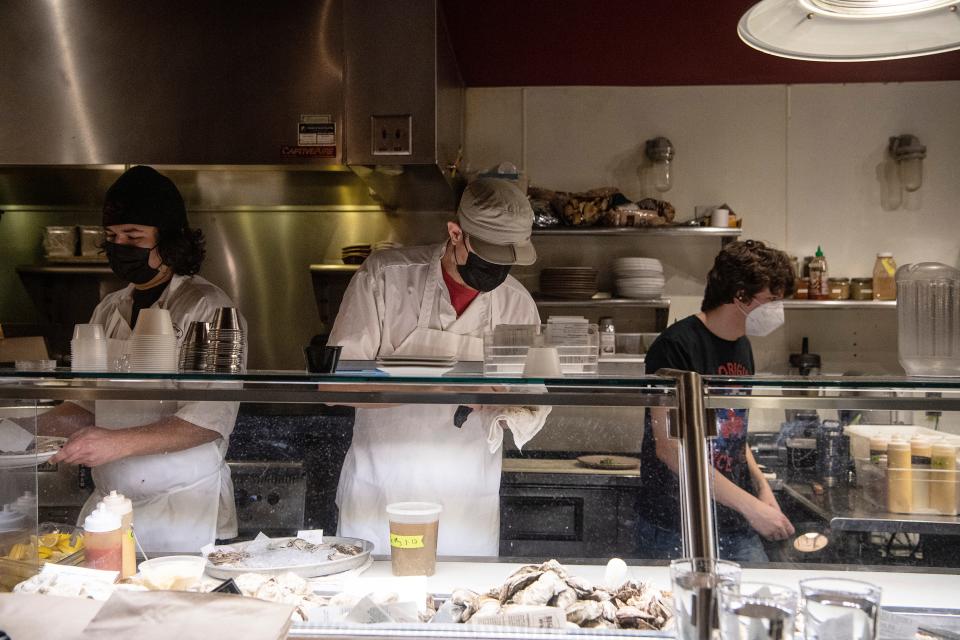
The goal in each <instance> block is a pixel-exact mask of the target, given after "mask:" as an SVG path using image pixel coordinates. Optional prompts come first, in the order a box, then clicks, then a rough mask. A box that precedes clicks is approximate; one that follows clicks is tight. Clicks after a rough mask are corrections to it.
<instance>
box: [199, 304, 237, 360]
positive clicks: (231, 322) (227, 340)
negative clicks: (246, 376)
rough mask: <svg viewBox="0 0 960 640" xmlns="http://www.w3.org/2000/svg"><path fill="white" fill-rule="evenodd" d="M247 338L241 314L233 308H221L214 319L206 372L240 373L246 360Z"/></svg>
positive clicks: (208, 347)
mask: <svg viewBox="0 0 960 640" xmlns="http://www.w3.org/2000/svg"><path fill="white" fill-rule="evenodd" d="M246 344H247V336H246V332H245V331H244V330H243V327H242V326H241V324H240V314H239V313H237V310H236V309H235V308H233V307H220V308H219V309H217V313H216V315H215V316H214V317H213V327H211V329H210V343H209V345H208V346H207V359H206V371H217V372H220V373H240V372H242V371H243V369H244V362H245V360H246V357H245V356H246V354H245V352H244V351H245V349H246Z"/></svg>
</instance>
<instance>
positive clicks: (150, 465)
mask: <svg viewBox="0 0 960 640" xmlns="http://www.w3.org/2000/svg"><path fill="white" fill-rule="evenodd" d="M133 290H134V289H133V285H130V286H128V287H127V288H126V289H123V290H121V291H116V292H114V293H111V294H109V295H107V296H106V297H105V298H104V299H103V300H102V301H101V302H100V304H99V305H97V308H96V309H95V310H94V312H93V317H92V318H91V319H90V322H91V323H97V324H102V325H104V330H105V334H106V337H107V338H108V339H109V340H111V342H112V343H113V344H114V345H117V347H119V348H120V349H122V348H124V345H125V343H126V341H127V340H128V339H129V338H130V336H131V335H132V331H131V329H130V324H129V318H130V316H131V314H132V311H133ZM232 306H234V305H233V302H232V301H231V300H230V298H229V297H228V296H227V294H226V293H224V292H223V291H222V290H221V289H220V288H218V287H216V286H215V285H213V284H211V283H210V282H208V281H206V280H204V279H203V278H201V277H199V276H192V277H186V276H174V277H173V279H172V280H171V281H170V284H169V285H167V288H166V290H165V291H164V292H163V295H161V296H160V299H159V300H157V302H156V303H154V305H153V307H159V308H162V309H167V310H169V311H170V315H171V318H172V319H173V323H174V328H175V330H176V332H177V342H178V347H179V345H180V343H181V342H182V341H183V338H184V337H185V336H184V334H185V333H186V330H187V328H188V327H189V326H190V323H191V322H194V321H198V322H210V321H212V320H213V316H214V314H215V313H216V311H217V309H218V308H220V307H232ZM241 326H243V328H244V329H246V321H245V320H244V319H243V318H242V317H241ZM244 353H246V349H245V350H244ZM244 364H245V363H244ZM214 384H216V386H226V384H227V383H177V388H181V389H185V388H198V387H200V388H203V387H212V386H214ZM77 404H79V405H81V406H83V407H84V408H86V409H87V410H88V411H92V412H93V413H94V414H95V424H96V425H97V426H98V427H102V428H104V429H126V428H130V427H137V426H142V425H147V424H152V423H154V422H157V421H158V420H160V419H162V418H165V417H169V416H172V415H175V416H177V417H178V418H181V419H182V420H185V421H187V422H189V423H191V424H194V425H197V426H199V427H202V428H204V429H209V430H211V431H215V432H216V433H217V434H219V436H220V437H219V438H217V439H216V440H213V441H212V442H208V443H206V444H202V445H200V446H197V447H192V448H190V449H185V450H183V451H177V452H175V453H167V454H154V455H146V456H134V457H128V458H124V459H121V460H116V461H114V462H110V463H107V464H104V465H100V466H98V467H95V468H94V469H93V479H94V483H95V484H96V486H97V490H96V491H95V492H94V493H93V495H91V496H90V498H89V499H88V500H87V503H86V504H85V505H84V508H83V511H82V512H81V515H80V524H82V523H83V518H84V517H86V514H87V513H89V511H90V510H92V509H93V508H94V506H95V505H96V502H97V501H98V500H100V499H101V498H102V497H103V495H105V494H107V493H109V492H110V491H111V490H112V489H116V490H117V491H118V492H120V493H123V494H124V495H125V496H127V497H128V498H130V499H131V500H132V501H133V519H134V528H135V529H136V531H137V537H138V539H139V541H140V544H141V545H142V546H143V548H144V549H145V550H146V551H148V552H150V551H183V552H196V551H199V550H200V547H202V546H203V545H205V544H210V543H212V542H213V541H214V539H215V538H231V537H234V536H236V535H237V514H236V505H235V503H234V499H233V481H232V480H231V478H230V469H229V467H227V465H226V462H225V461H224V456H225V455H226V452H227V446H228V445H229V439H230V434H231V433H232V432H233V427H234V424H235V422H236V418H237V411H238V407H239V405H238V403H236V402H168V401H132V400H98V401H97V402H96V403H89V402H86V403H85V402H79V403H77Z"/></svg>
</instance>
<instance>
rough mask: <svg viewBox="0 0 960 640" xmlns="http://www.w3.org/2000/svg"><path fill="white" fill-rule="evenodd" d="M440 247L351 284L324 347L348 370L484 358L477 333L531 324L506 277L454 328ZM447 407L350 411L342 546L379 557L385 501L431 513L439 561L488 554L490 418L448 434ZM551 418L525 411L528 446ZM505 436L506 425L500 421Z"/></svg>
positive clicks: (369, 267)
mask: <svg viewBox="0 0 960 640" xmlns="http://www.w3.org/2000/svg"><path fill="white" fill-rule="evenodd" d="M444 247H445V245H439V246H427V247H409V248H403V249H394V250H389V251H380V252H376V253H373V254H372V255H371V256H370V257H369V258H367V260H366V261H365V262H364V264H363V266H362V267H361V268H360V270H359V271H358V272H357V273H356V275H355V276H354V277H353V279H352V280H351V282H350V285H349V287H348V288H347V291H346V293H345V295H344V298H343V302H342V303H341V305H340V313H339V314H338V316H337V320H336V322H335V324H334V327H333V331H332V332H331V335H330V339H329V343H330V344H331V345H340V346H342V347H343V351H342V354H341V356H342V358H343V359H346V360H374V359H376V358H377V357H382V356H389V355H393V354H404V355H457V356H458V357H459V358H460V359H461V360H479V359H482V357H483V342H482V335H483V332H484V330H486V329H492V328H493V327H495V326H496V325H498V324H539V322H540V316H539V313H538V312H537V307H536V304H535V303H534V301H533V298H531V297H530V294H529V293H528V292H527V290H526V289H524V287H523V286H522V285H521V284H520V283H519V282H517V281H516V280H515V279H514V278H512V277H508V278H507V280H506V281H505V282H504V283H503V284H501V285H500V286H499V287H497V288H496V289H494V290H493V291H491V292H487V293H481V294H479V295H478V296H477V297H476V298H475V299H474V300H473V302H472V303H471V304H470V306H469V307H467V309H466V310H465V311H464V312H463V314H462V315H461V316H460V317H459V318H458V317H457V312H456V310H455V309H454V307H453V304H452V303H451V302H450V293H449V291H448V290H447V287H446V284H445V283H444V282H443V277H442V275H441V269H442V267H441V265H440V258H441V257H442V256H443V251H444ZM456 409H457V405H432V404H431V405H407V406H403V407H391V408H383V409H372V408H371V409H364V408H358V409H357V413H356V419H355V421H354V428H353V441H352V443H351V446H350V450H349V451H348V452H347V457H346V459H345V461H344V465H343V469H342V470H341V473H340V485H339V487H338V489H337V505H338V506H339V508H340V521H339V533H340V535H345V536H351V537H357V538H363V539H366V540H370V541H372V542H374V544H375V545H376V549H377V552H378V553H381V554H384V555H386V554H388V553H389V550H390V547H389V530H388V523H387V517H386V513H385V507H386V505H387V504H389V503H391V502H401V501H429V502H439V503H440V504H442V505H443V507H444V511H443V513H442V515H441V518H440V528H439V539H438V544H437V550H438V553H440V554H441V555H466V556H471V555H473V556H475V555H483V556H490V555H497V553H498V550H499V528H500V504H499V495H500V473H501V457H500V451H499V443H497V444H496V446H495V447H494V446H491V445H490V444H489V443H488V440H487V438H488V432H489V430H490V429H489V427H490V424H488V423H490V422H492V420H494V419H496V418H498V417H499V418H502V416H503V412H502V411H499V410H497V408H495V407H489V408H488V407H484V408H483V410H481V411H475V412H473V413H472V414H471V415H470V417H469V418H468V419H467V421H466V422H465V423H464V424H463V426H462V427H461V428H459V429H458V428H456V427H455V426H454V425H453V415H454V413H455V411H456ZM549 411H550V410H549V407H538V408H536V409H534V410H533V425H532V426H531V424H526V425H525V428H524V431H525V432H526V433H527V434H529V435H530V436H532V435H533V433H536V431H537V430H539V429H540V428H542V427H543V423H544V421H545V420H546V416H547V414H549ZM507 422H508V426H509V419H507Z"/></svg>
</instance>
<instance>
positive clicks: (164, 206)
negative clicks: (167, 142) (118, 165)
mask: <svg viewBox="0 0 960 640" xmlns="http://www.w3.org/2000/svg"><path fill="white" fill-rule="evenodd" d="M115 224H141V225H147V226H151V227H157V228H159V230H160V234H159V235H160V236H161V237H170V236H175V235H179V234H181V233H183V232H184V231H185V230H186V228H187V208H186V206H185V205H184V204H183V197H182V196H181V195H180V191H179V190H177V187H176V185H175V184H173V181H172V180H170V178H168V177H166V176H164V175H162V174H160V173H159V172H158V171H157V170H156V169H153V168H152V167H147V166H145V165H139V166H136V167H133V168H131V169H128V170H127V171H125V172H124V173H123V175H122V176H120V177H119V178H117V181H116V182H114V183H113V184H112V185H111V186H110V188H109V189H107V196H106V198H105V200H104V203H103V226H105V227H109V226H111V225H115Z"/></svg>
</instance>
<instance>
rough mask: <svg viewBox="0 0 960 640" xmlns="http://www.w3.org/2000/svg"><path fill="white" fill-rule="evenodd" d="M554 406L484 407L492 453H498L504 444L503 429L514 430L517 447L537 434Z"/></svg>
mask: <svg viewBox="0 0 960 640" xmlns="http://www.w3.org/2000/svg"><path fill="white" fill-rule="evenodd" d="M552 410H553V407H543V406H540V407H525V406H518V407H484V408H483V410H482V411H483V413H482V416H483V420H484V423H485V424H487V425H488V431H487V445H488V446H489V447H490V453H496V452H497V451H498V450H499V449H500V447H501V446H502V445H503V430H504V428H507V429H510V431H511V432H513V442H514V444H516V445H517V449H520V450H523V445H525V444H527V443H528V442H530V440H531V439H532V438H533V436H535V435H537V433H538V432H539V431H540V429H542V428H543V425H544V423H545V422H546V421H547V416H548V415H550V412H551V411H552Z"/></svg>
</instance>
